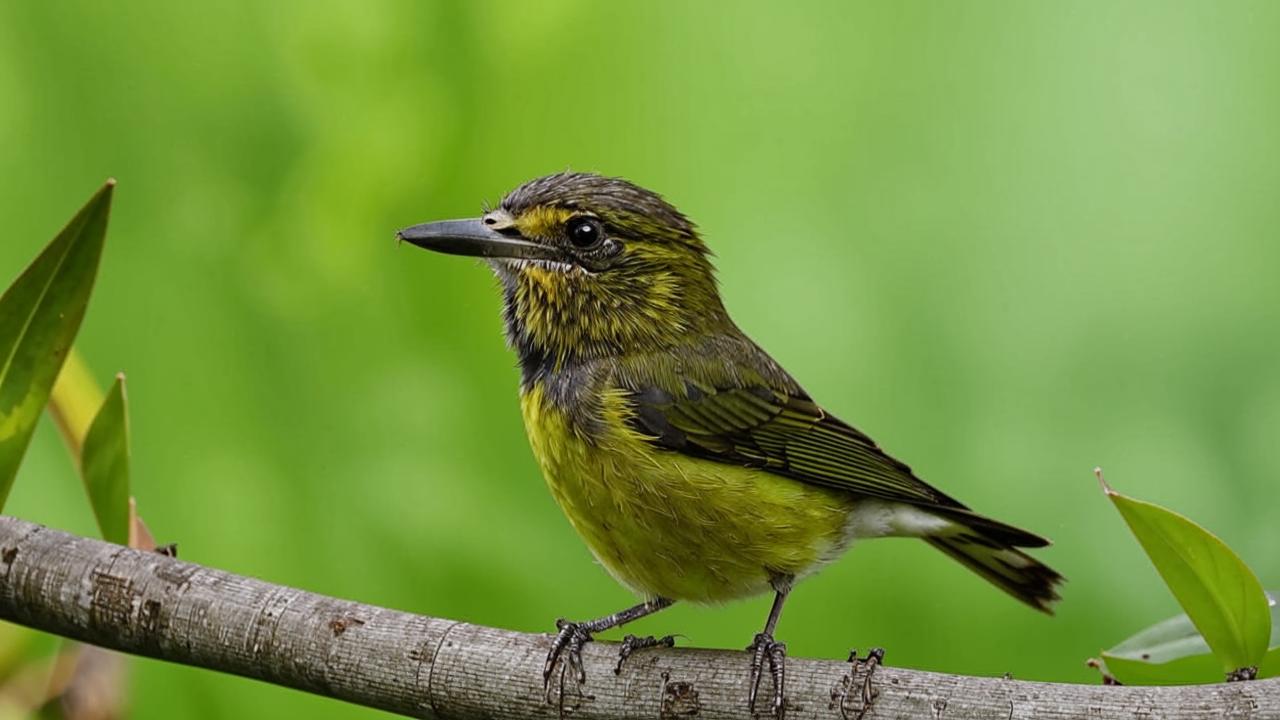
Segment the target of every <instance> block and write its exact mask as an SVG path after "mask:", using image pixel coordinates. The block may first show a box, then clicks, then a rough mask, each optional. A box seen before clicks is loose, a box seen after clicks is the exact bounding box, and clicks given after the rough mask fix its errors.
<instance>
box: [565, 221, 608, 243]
mask: <svg viewBox="0 0 1280 720" xmlns="http://www.w3.org/2000/svg"><path fill="white" fill-rule="evenodd" d="M603 239H604V229H603V228H601V227H600V221H599V220H596V219H595V218H589V217H579V218H574V219H573V220H570V221H569V242H571V243H573V244H574V246H575V247H580V248H589V247H593V246H595V245H598V244H599V243H600V241H601V240H603Z"/></svg>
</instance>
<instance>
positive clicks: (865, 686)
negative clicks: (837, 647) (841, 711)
mask: <svg viewBox="0 0 1280 720" xmlns="http://www.w3.org/2000/svg"><path fill="white" fill-rule="evenodd" d="M849 662H851V663H853V664H854V672H855V673H856V672H857V668H858V665H859V664H861V665H862V668H863V670H864V671H865V672H864V674H863V676H862V710H861V712H859V713H858V718H861V717H862V716H863V715H865V714H866V713H867V710H870V709H871V702H872V701H873V700H875V699H876V691H875V690H873V689H872V687H871V678H872V677H873V676H874V675H875V674H876V668H878V667H880V666H881V665H883V664H884V648H871V650H870V652H868V653H867V656H866V657H865V658H863V659H861V660H859V659H858V651H857V650H850V651H849Z"/></svg>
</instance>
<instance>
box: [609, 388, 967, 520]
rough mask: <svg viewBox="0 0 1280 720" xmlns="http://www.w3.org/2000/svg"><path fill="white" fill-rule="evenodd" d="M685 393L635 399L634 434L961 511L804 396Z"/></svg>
mask: <svg viewBox="0 0 1280 720" xmlns="http://www.w3.org/2000/svg"><path fill="white" fill-rule="evenodd" d="M685 389H686V393H685V396H684V397H675V396H673V394H671V393H668V392H666V391H664V390H661V389H659V388H657V387H653V386H651V387H647V388H643V389H640V390H638V391H635V392H633V393H632V399H633V402H634V408H635V417H634V424H635V426H636V428H637V429H638V430H640V431H641V432H643V433H645V434H646V435H649V436H651V437H653V438H654V439H653V442H654V443H655V444H657V445H659V446H660V447H663V448H666V449H669V450H675V451H679V452H683V453H686V454H689V455H694V456H697V457H703V458H709V459H712V460H718V461H721V462H728V463H733V464H737V465H747V466H751V467H758V468H762V469H764V470H768V471H771V472H775V473H778V474H779V475H785V476H788V477H792V478H795V479H797V480H801V481H804V482H808V483H813V484H815V485H823V486H826V487H831V488H836V489H840V490H847V491H849V492H851V493H857V494H859V495H868V496H871V497H877V498H882V499H885V500H892V501H897V502H906V503H911V504H914V505H927V506H935V507H939V508H950V509H955V510H964V509H965V507H964V505H962V504H960V503H959V502H957V501H956V500H954V499H952V498H950V497H948V496H947V495H945V494H943V493H942V492H940V491H938V490H937V489H935V488H933V487H931V486H930V485H929V484H928V483H926V482H924V481H923V480H921V479H919V478H917V477H916V476H915V475H914V474H913V473H912V472H911V468H909V467H907V466H906V465H905V464H903V463H901V462H899V461H897V460H895V459H893V458H892V457H889V456H888V455H887V454H885V452H884V451H883V450H881V449H880V448H879V447H878V446H876V444H875V442H873V441H872V440H871V438H869V437H867V436H866V435H864V434H863V433H861V432H859V431H858V430H857V429H855V428H853V427H851V426H850V425H848V424H846V423H844V422H843V421H841V420H840V419H839V418H837V417H835V416H833V415H831V414H829V413H827V412H826V411H825V410H823V409H822V408H821V407H819V406H818V405H817V404H815V403H814V402H813V401H812V400H810V399H808V398H807V397H805V396H804V395H803V394H802V393H788V392H784V391H780V390H776V389H772V388H768V387H764V386H760V387H731V388H714V387H706V386H702V385H693V384H687V386H686V388H685Z"/></svg>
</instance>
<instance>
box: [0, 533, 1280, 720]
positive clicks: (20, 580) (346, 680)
mask: <svg viewBox="0 0 1280 720" xmlns="http://www.w3.org/2000/svg"><path fill="white" fill-rule="evenodd" d="M0 619H4V620H9V621H12V622H16V623H20V624H22V625H27V626H29V627H33V628H36V629H39V630H44V631H46V632H51V633H54V634H57V635H62V636H65V637H68V638H73V639H76V640H81V641H84V642H89V643H93V644H95V645H100V646H102V647H105V648H111V649H114V650H121V651H124V652H128V653H134V654H136V655H144V656H147V657H153V658H159V659H161V660H168V661H170V662H176V663H181V664H184V665H191V666H195V667H203V668H209V669H211V670H217V671H220V672H226V673H233V674H236V675H242V676H245V677H251V678H257V679H259V680H263V681H266V682H269V683H274V684H276V685H281V686H284V687H291V688H296V689H298V690H304V691H307V692H312V693H317V694H320V695H324V696H327V697H331V698H335V699H338V700H345V701H347V702H351V703H356V704H359V705H366V706H369V707H374V708H379V709H382V710H389V711H391V712H394V713H400V714H403V715H410V716H415V717H424V718H515V719H520V718H550V717H573V718H583V719H590V718H703V719H705V720H721V719H723V720H729V719H731V718H732V719H741V718H749V717H751V716H750V714H749V713H748V712H747V708H746V704H745V698H746V695H747V688H746V683H747V675H748V672H747V654H746V653H744V652H730V651H721V650H697V649H688V648H676V649H657V650H645V651H641V652H639V653H637V654H636V655H634V656H633V657H632V658H631V659H630V660H629V661H628V662H627V664H626V666H625V667H624V668H623V671H622V673H621V674H620V675H615V674H614V672H613V667H614V662H615V654H616V646H615V645H613V644H611V643H591V644H589V645H588V646H587V649H586V650H585V651H584V653H583V660H584V664H585V668H586V673H587V682H586V684H585V685H584V686H582V687H578V686H577V683H575V682H574V681H573V679H572V678H568V679H566V681H565V683H564V691H563V693H559V692H557V693H554V694H553V697H552V702H551V703H547V701H546V700H545V699H544V697H543V690H542V677H541V671H542V662H543V658H544V656H545V654H546V650H547V647H548V644H549V642H550V639H549V636H547V635H529V634H523V633H516V632H510V631H506V630H498V629H495V628H488V627H480V626H476V625H469V624H467V623H461V622H456V621H452V620H444V619H440V618H432V617H425V616H422V615H414V614H411V613H406V612H400V611H397V610H389V609H387V608H380V607H374V606H370V605H363V604H361V603H357V602H352V601H349V600H340V599H337V598H331V597H325V596H323V595H316V594H314V593H309V592H305V591H303V590H297V589H294V588H288V587H282V586H279V585H273V584H271V583H267V582H263V581H261V580H256V579H253V578H248V577H243V576H239V575H234V574H231V573H227V572H223V571H220V570H214V569H212V568H207V567H202V566H200V565H195V564H193V563H189V562H183V561H180V560H177V559H174V558H171V557H167V556H165V555H161V554H159V553H155V552H145V551H140V550H131V549H129V548H125V547H121V546H118V545H111V544H108V543H104V542H101V541H99V540H92V539H88V538H82V537H77V536H74V535H69V534H67V533H64V532H60V531H58V530H51V529H48V528H45V527H41V526H39V525H35V524H33V523H29V522H26V521H23V520H19V519H16V518H11V517H0ZM866 674H867V673H866V668H865V667H864V666H860V665H855V664H850V663H843V662H837V661H830V660H810V659H804V658H792V659H789V660H788V664H787V688H786V692H787V708H786V716H787V718H789V720H803V719H805V718H836V719H840V720H856V719H858V718H863V719H864V720H876V719H880V718H928V719H930V720H946V719H951V720H962V719H966V718H968V719H972V718H996V719H998V720H1021V719H1024V718H1025V719H1031V718H1036V719H1043V720H1065V719H1067V718H1079V719H1080V720H1084V719H1086V718H1087V719H1089V720H1111V719H1113V718H1134V719H1135V720H1136V719H1138V718H1143V719H1150V718H1187V719H1190V718H1196V719H1199V718H1236V719H1242V718H1269V719H1270V718H1280V679H1275V680H1262V681H1254V682H1239V683H1231V684H1221V685H1201V686H1186V687H1107V686H1101V685H1096V686H1095V685H1063V684H1054V683H1040V682H1023V681H1019V680H1004V679H999V678H979V677H965V676H956V675H943V674H939V673H929V672H920V671H915V670H902V669H898V668H893V667H881V668H879V669H877V670H876V671H875V673H874V675H873V676H872V679H871V682H870V688H869V689H870V690H871V694H872V697H873V699H872V701H871V703H870V705H869V706H868V705H867V704H866V703H864V693H863V690H864V687H863V685H864V680H865V677H866ZM765 682H766V684H767V683H768V680H767V679H766V681H765Z"/></svg>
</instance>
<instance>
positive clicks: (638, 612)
mask: <svg viewBox="0 0 1280 720" xmlns="http://www.w3.org/2000/svg"><path fill="white" fill-rule="evenodd" d="M672 602H674V601H672V600H668V599H667V598H663V597H657V598H653V599H652V600H646V601H644V602H642V603H640V604H639V605H635V606H632V607H629V608H627V609H626V610H621V611H619V612H616V613H614V614H612V615H606V616H604V617H602V618H597V619H595V620H588V621H586V622H570V621H568V620H565V619H564V618H560V619H559V620H556V628H557V629H558V630H559V631H560V632H558V633H556V636H555V639H554V640H552V641H551V649H550V650H549V651H547V661H546V662H545V663H544V664H543V666H542V683H543V689H544V690H545V692H546V697H547V702H551V676H552V675H553V674H554V673H555V669H556V665H560V680H561V683H562V684H563V681H564V673H565V671H566V670H572V671H573V672H574V673H576V675H577V678H578V682H579V683H583V682H586V679H587V672H586V669H584V668H583V667H582V646H584V645H586V644H587V643H589V642H591V639H592V638H591V635H592V633H598V632H603V631H605V630H608V629H610V628H615V627H618V626H619V625H625V624H626V623H629V622H631V621H632V620H637V619H639V618H642V617H644V616H645V615H649V614H652V613H655V612H658V611H659V610H661V609H663V608H667V607H671V604H672ZM627 638H628V640H627V641H626V642H624V643H623V644H622V651H621V652H622V659H621V660H619V661H618V668H619V670H620V669H621V668H622V660H625V659H626V657H627V656H628V655H630V654H631V653H632V652H634V651H635V650H638V649H640V648H643V647H651V646H653V645H664V644H665V645H670V644H672V643H673V642H674V640H673V639H672V638H670V637H666V638H662V639H661V640H655V639H653V638H651V637H650V638H635V637H634V636H631V635H628V636H627Z"/></svg>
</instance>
